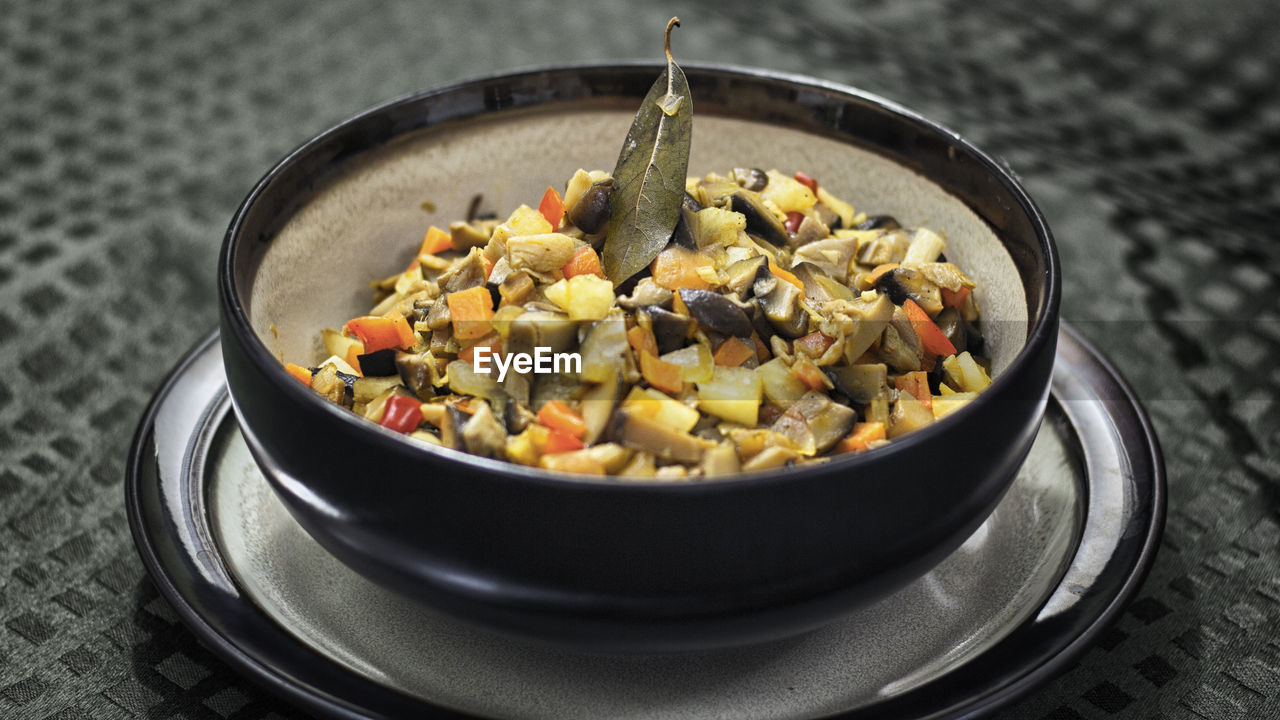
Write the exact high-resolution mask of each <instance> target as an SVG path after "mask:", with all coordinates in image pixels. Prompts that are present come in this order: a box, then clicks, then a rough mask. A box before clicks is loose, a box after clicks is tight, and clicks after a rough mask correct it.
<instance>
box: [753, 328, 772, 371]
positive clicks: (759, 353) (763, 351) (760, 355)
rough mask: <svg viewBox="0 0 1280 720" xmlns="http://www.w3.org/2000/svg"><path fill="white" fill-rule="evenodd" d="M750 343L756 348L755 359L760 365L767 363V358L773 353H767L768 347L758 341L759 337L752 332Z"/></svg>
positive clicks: (761, 341)
mask: <svg viewBox="0 0 1280 720" xmlns="http://www.w3.org/2000/svg"><path fill="white" fill-rule="evenodd" d="M751 342H752V343H754V344H755V346H756V358H757V359H758V360H759V361H760V362H761V363H766V362H769V357H770V356H771V355H772V354H773V353H771V352H769V346H768V345H765V344H764V341H763V340H761V339H760V335H759V334H757V333H756V332H755V331H754V330H753V331H752V332H751Z"/></svg>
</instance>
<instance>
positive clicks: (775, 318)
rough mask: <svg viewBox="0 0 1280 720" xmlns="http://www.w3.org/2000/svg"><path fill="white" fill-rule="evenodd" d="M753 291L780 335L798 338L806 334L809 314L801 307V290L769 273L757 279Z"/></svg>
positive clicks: (765, 314)
mask: <svg viewBox="0 0 1280 720" xmlns="http://www.w3.org/2000/svg"><path fill="white" fill-rule="evenodd" d="M752 289H753V291H754V292H755V295H756V300H757V301H758V302H759V303H760V308H761V309H762V310H763V311H764V316H765V317H766V318H768V320H769V324H771V325H772V326H773V328H774V329H775V330H777V331H778V333H779V334H780V335H783V336H785V337H788V338H798V337H800V336H801V335H803V334H804V333H805V330H807V329H808V327H809V314H808V313H806V312H805V311H804V308H802V307H800V298H801V297H803V295H802V293H801V291H800V288H798V287H796V286H795V285H792V284H791V283H789V282H787V281H785V280H779V279H778V278H777V277H776V276H774V274H773V273H768V275H767V276H761V277H758V278H756V281H755V284H754V285H753V286H752Z"/></svg>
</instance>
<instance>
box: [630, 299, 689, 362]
mask: <svg viewBox="0 0 1280 720" xmlns="http://www.w3.org/2000/svg"><path fill="white" fill-rule="evenodd" d="M640 312H641V313H643V314H646V315H648V316H649V324H650V327H651V328H652V329H653V337H654V339H656V340H657V341H658V354H660V355H665V354H667V353H669V352H673V351H676V350H679V349H680V348H682V347H684V344H685V341H686V340H688V339H689V334H690V333H691V332H692V331H693V329H694V321H693V318H690V317H688V316H685V315H681V314H679V313H673V312H671V311H670V310H664V309H662V308H661V307H659V306H657V305H653V306H650V307H647V308H643V309H641V310H640Z"/></svg>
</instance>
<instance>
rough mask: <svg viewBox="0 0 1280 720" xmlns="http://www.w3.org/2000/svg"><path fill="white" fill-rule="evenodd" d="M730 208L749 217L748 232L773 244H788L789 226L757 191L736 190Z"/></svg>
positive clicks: (731, 198)
mask: <svg viewBox="0 0 1280 720" xmlns="http://www.w3.org/2000/svg"><path fill="white" fill-rule="evenodd" d="M730 208H731V209H732V210H733V211H734V212H738V213H742V215H743V217H745V218H746V219H747V233H748V234H750V235H755V236H756V237H758V238H760V239H762V240H764V241H765V242H768V243H770V244H772V245H778V246H783V245H786V244H787V239H788V237H789V236H788V235H787V228H786V227H784V226H783V224H782V223H781V222H780V221H779V220H778V217H777V216H776V215H774V214H773V211H771V210H770V209H769V208H767V207H765V205H764V201H763V200H761V199H760V197H759V196H758V195H756V194H755V193H747V192H736V193H734V194H733V195H732V196H730Z"/></svg>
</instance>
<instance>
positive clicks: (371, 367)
mask: <svg viewBox="0 0 1280 720" xmlns="http://www.w3.org/2000/svg"><path fill="white" fill-rule="evenodd" d="M356 360H357V361H359V363H360V372H361V373H363V374H364V375H366V376H370V375H372V376H386V375H395V374H396V351H395V348H384V349H382V350H376V351H374V352H371V353H365V354H363V355H357V356H356Z"/></svg>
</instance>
